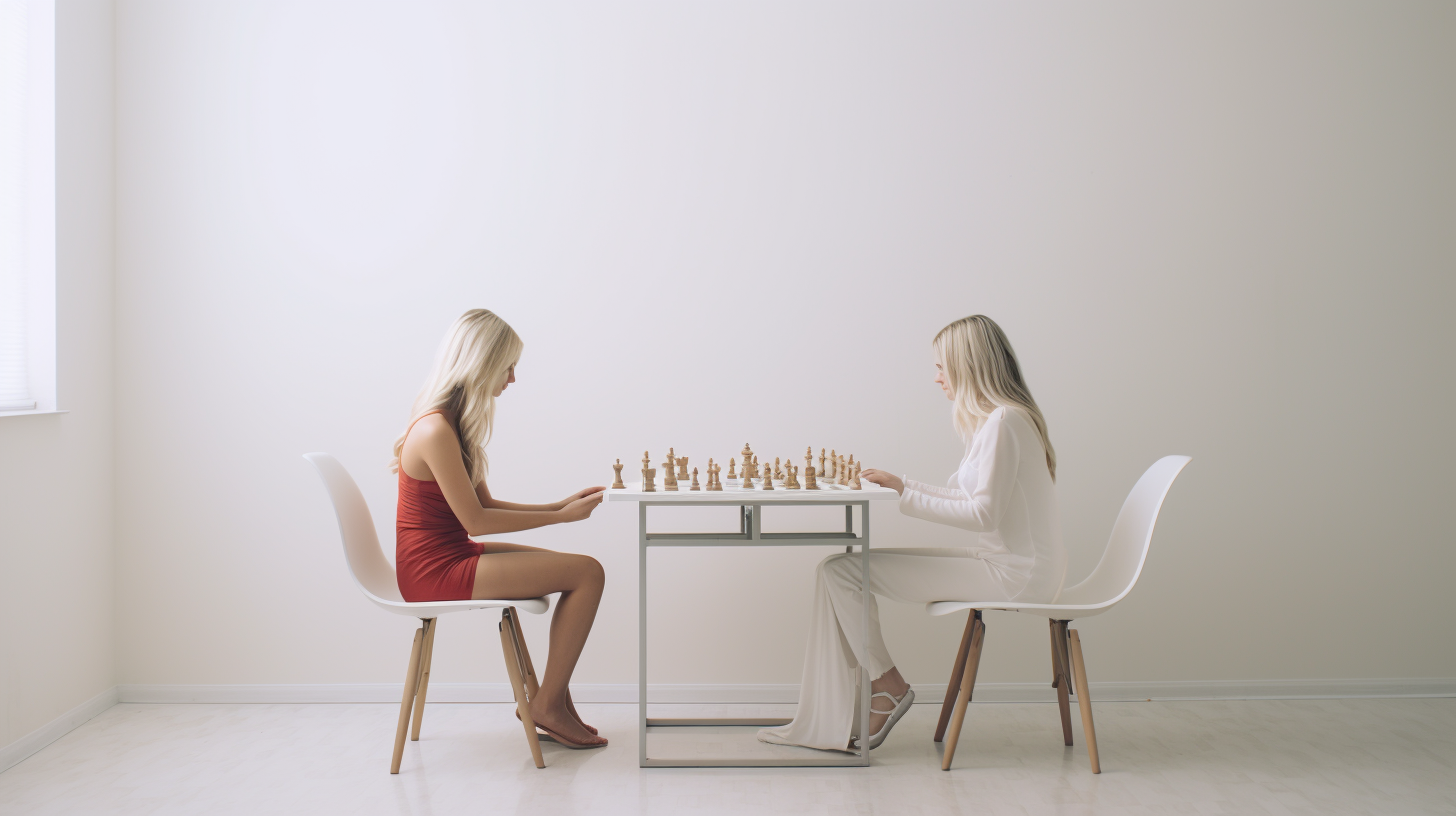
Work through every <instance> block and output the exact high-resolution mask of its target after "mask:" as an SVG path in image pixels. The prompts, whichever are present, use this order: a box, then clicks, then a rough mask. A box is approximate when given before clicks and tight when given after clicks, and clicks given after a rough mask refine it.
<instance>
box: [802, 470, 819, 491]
mask: <svg viewBox="0 0 1456 816" xmlns="http://www.w3.org/2000/svg"><path fill="white" fill-rule="evenodd" d="M804 489H805V490H818V489H819V480H818V479H816V478H814V468H812V467H808V468H804Z"/></svg>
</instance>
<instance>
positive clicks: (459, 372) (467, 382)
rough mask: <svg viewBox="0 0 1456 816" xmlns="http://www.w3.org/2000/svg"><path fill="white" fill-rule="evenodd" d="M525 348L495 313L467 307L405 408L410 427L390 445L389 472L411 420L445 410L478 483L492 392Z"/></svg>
mask: <svg viewBox="0 0 1456 816" xmlns="http://www.w3.org/2000/svg"><path fill="white" fill-rule="evenodd" d="M524 347H525V344H523V343H522V342H521V338H520V336H519V335H517V334H516V331H515V329H512V328H511V327H510V326H509V325H507V323H506V322H505V321H504V320H501V319H500V318H499V317H497V316H496V315H495V314H494V313H492V312H490V311H488V310H486V309H471V310H470V311H468V312H466V313H465V314H463V315H461V316H460V318H459V319H458V320H456V321H455V323H454V325H452V326H451V327H450V331H449V333H448V334H446V335H445V340H444V342H442V343H441V344H440V350H439V352H438V354H437V355H436V356H435V368H434V370H433V371H432V372H430V377H429V379H427V380H425V387H424V388H423V389H422V390H421V391H420V395H419V396H417V397H415V404H414V407H413V408H411V409H410V421H409V425H406V426H405V431H404V433H402V434H400V436H399V439H396V440H395V441H394V458H393V459H391V460H390V462H389V470H390V472H391V473H394V472H397V471H398V470H399V454H400V451H402V450H403V449H404V440H405V438H406V437H407V436H409V429H410V428H411V427H413V425H414V423H415V420H417V419H419V418H420V417H422V416H424V415H425V414H428V413H430V412H431V411H440V410H444V411H448V412H450V413H451V414H453V415H454V418H455V423H456V428H455V431H456V435H457V436H458V437H459V438H460V458H461V459H463V460H464V461H465V472H466V473H468V474H469V475H470V483H471V484H472V485H475V484H479V483H480V482H481V480H483V479H484V478H485V472H486V467H487V462H486V457H485V445H486V443H487V442H489V441H490V433H491V426H492V424H493V423H494V421H495V392H496V389H497V388H499V387H500V385H501V384H502V383H503V382H505V380H506V378H507V377H508V376H510V368H511V366H513V365H515V364H516V362H517V361H518V360H520V359H521V349H523V348H524Z"/></svg>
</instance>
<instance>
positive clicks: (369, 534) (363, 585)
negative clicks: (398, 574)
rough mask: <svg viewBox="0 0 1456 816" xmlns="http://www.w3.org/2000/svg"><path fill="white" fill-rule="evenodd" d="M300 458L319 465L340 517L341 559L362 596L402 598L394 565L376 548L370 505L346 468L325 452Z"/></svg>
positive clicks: (376, 537)
mask: <svg viewBox="0 0 1456 816" xmlns="http://www.w3.org/2000/svg"><path fill="white" fill-rule="evenodd" d="M303 458H305V459H307V460H308V461H309V462H311V463H312V464H313V466H314V467H315V468H318V472H319V476H320V477H322V478H323V480H324V487H325V488H326V489H327V490H328V491H329V498H330V499H331V500H333V503H334V515H335V516H337V517H338V519H339V535H340V536H342V537H343V539H344V560H345V561H346V562H348V564H349V574H350V575H353V576H354V583H356V584H358V585H359V589H361V590H363V591H364V594H365V595H370V596H373V597H374V598H375V599H376V600H380V601H394V602H396V603H398V602H400V601H403V600H404V598H403V597H401V596H400V594H399V583H398V581H397V580H396V579H395V575H394V567H393V565H391V564H390V563H389V561H388V559H386V558H385V557H384V550H382V549H380V547H379V534H378V533H376V532H375V531H374V518H373V517H372V516H370V515H369V505H368V503H366V502H365V501H364V494H363V493H360V492H359V486H358V485H357V484H355V483H354V479H353V477H351V476H350V475H349V471H347V470H344V466H343V465H341V464H339V460H337V459H335V458H334V457H332V456H330V455H328V454H327V453H305V454H304V455H303Z"/></svg>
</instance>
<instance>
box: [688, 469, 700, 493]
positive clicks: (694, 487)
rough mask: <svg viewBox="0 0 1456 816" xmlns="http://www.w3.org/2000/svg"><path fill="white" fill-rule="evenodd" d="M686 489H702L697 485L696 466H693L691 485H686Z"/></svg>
mask: <svg viewBox="0 0 1456 816" xmlns="http://www.w3.org/2000/svg"><path fill="white" fill-rule="evenodd" d="M688 490H702V488H701V487H699V486H698V469H697V468H693V483H692V485H691V486H690V487H688Z"/></svg>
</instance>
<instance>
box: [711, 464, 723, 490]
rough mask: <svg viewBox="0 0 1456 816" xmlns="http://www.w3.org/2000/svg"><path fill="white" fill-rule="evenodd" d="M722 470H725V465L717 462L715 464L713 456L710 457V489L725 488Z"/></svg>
mask: <svg viewBox="0 0 1456 816" xmlns="http://www.w3.org/2000/svg"><path fill="white" fill-rule="evenodd" d="M722 472H723V466H722V465H715V464H713V460H712V459H711V458H710V459H708V489H709V490H722V489H723V477H722V476H720V475H719V474H721V473H722Z"/></svg>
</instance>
